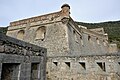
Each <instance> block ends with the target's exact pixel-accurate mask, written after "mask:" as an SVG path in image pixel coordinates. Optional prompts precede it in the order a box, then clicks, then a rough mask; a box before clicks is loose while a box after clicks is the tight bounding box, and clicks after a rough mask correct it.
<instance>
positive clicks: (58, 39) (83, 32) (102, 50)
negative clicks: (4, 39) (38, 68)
mask: <svg viewBox="0 0 120 80" xmlns="http://www.w3.org/2000/svg"><path fill="white" fill-rule="evenodd" d="M7 35H8V36H11V37H13V38H17V39H20V40H23V41H25V42H29V43H31V44H35V45H38V46H42V47H45V48H47V70H46V74H47V79H48V80H120V53H119V52H118V51H117V47H116V44H109V43H108V35H107V34H106V33H105V32H104V30H103V28H98V29H87V28H86V27H84V26H81V25H78V24H76V23H75V21H74V20H73V19H72V18H71V16H70V6H69V5H68V4H64V5H63V6H62V7H61V10H60V11H58V12H54V13H50V14H45V15H41V16H36V17H32V18H27V19H23V20H19V21H14V22H11V23H10V25H9V27H8V31H7Z"/></svg>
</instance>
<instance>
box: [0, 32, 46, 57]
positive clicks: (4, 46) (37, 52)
mask: <svg viewBox="0 0 120 80" xmlns="http://www.w3.org/2000/svg"><path fill="white" fill-rule="evenodd" d="M2 52H4V53H8V54H17V55H28V56H30V55H31V56H33V55H34V56H46V52H47V50H46V49H45V48H42V47H39V46H36V45H33V44H29V43H26V42H23V41H20V40H17V39H15V38H12V37H8V36H6V35H3V34H0V53H2Z"/></svg>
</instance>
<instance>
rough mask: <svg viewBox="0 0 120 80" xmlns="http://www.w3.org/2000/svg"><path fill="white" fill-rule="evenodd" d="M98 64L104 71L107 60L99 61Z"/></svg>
mask: <svg viewBox="0 0 120 80" xmlns="http://www.w3.org/2000/svg"><path fill="white" fill-rule="evenodd" d="M97 64H98V66H99V67H100V69H101V70H102V71H106V69H105V62H97Z"/></svg>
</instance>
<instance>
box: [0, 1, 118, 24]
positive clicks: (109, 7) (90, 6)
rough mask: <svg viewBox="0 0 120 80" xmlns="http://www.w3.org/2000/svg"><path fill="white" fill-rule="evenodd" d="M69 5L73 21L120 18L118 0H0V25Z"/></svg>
mask: <svg viewBox="0 0 120 80" xmlns="http://www.w3.org/2000/svg"><path fill="white" fill-rule="evenodd" d="M64 3H67V4H69V5H70V6H71V17H72V18H73V19H74V20H75V21H80V22H87V23H91V22H92V23H96V22H104V21H116V20H120V0H0V26H8V25H9V23H10V22H12V21H16V20H20V19H25V18H29V17H33V16H38V15H43V14H46V13H51V12H56V11H59V10H61V5H62V4H64Z"/></svg>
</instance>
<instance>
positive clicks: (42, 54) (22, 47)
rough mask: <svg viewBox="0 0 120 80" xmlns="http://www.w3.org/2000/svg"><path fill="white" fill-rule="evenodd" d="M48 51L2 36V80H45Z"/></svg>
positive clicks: (0, 41)
mask: <svg viewBox="0 0 120 80" xmlns="http://www.w3.org/2000/svg"><path fill="white" fill-rule="evenodd" d="M45 72H46V49H45V48H42V47H38V46H35V45H32V44H29V43H26V42H23V41H20V40H17V39H14V38H11V37H8V36H5V35H3V34H0V80H45V78H46V73H45Z"/></svg>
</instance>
